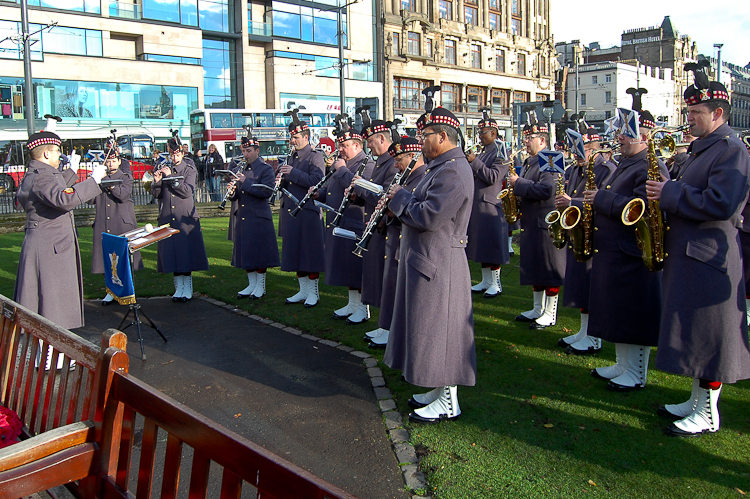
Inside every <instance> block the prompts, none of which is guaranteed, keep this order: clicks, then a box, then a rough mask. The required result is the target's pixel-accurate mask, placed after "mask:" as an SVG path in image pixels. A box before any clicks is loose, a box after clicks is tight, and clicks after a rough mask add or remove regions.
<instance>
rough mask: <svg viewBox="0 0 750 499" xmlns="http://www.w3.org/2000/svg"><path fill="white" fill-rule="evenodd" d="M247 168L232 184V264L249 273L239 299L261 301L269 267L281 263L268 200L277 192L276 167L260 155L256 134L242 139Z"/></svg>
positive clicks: (238, 296)
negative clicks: (274, 190)
mask: <svg viewBox="0 0 750 499" xmlns="http://www.w3.org/2000/svg"><path fill="white" fill-rule="evenodd" d="M240 147H241V149H242V156H243V157H244V159H245V166H244V169H242V170H241V171H239V172H238V178H237V179H235V180H233V181H232V182H231V183H230V187H229V189H230V193H231V194H230V196H229V197H230V199H231V200H232V201H233V202H232V206H233V207H236V208H234V210H233V211H232V215H231V217H232V221H233V226H234V247H233V249H232V266H233V267H236V268H238V269H244V270H245V271H246V272H247V281H248V283H247V287H246V288H245V289H243V290H242V291H240V292H239V293H237V298H240V299H242V298H247V297H250V299H251V300H257V299H259V298H261V297H262V296H263V295H265V294H266V270H267V269H268V268H269V267H278V266H279V245H278V242H277V241H276V231H275V230H274V226H273V216H272V215H271V206H270V205H269V204H268V199H269V198H270V197H271V195H272V194H273V187H274V185H275V177H276V176H275V175H274V173H273V167H272V166H271V165H269V164H268V163H266V162H265V161H263V158H261V157H260V144H259V143H258V141H257V140H256V139H254V138H252V137H243V138H242V144H241V146H240Z"/></svg>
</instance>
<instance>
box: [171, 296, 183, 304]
mask: <svg viewBox="0 0 750 499" xmlns="http://www.w3.org/2000/svg"><path fill="white" fill-rule="evenodd" d="M172 301H173V302H175V303H177V302H178V301H182V298H178V297H176V296H173V297H172Z"/></svg>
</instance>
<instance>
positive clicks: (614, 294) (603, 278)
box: [588, 150, 666, 346]
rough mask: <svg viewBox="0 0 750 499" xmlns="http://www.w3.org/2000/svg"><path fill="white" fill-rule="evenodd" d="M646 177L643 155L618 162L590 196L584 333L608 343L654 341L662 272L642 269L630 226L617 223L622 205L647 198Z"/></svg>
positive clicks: (658, 314)
mask: <svg viewBox="0 0 750 499" xmlns="http://www.w3.org/2000/svg"><path fill="white" fill-rule="evenodd" d="M662 173H664V174H665V175H666V170H665V169H664V167H663V166H662ZM647 175H648V171H647V164H646V151H645V150H644V151H641V152H639V153H638V154H636V155H634V156H631V157H628V158H625V157H623V158H622V160H621V161H620V164H619V165H618V166H617V169H616V170H615V172H614V173H613V174H612V176H611V177H610V178H609V180H608V181H607V183H606V185H605V186H603V187H602V189H599V191H598V192H597V193H596V196H595V197H594V227H595V232H594V257H593V258H592V266H591V292H590V294H589V329H588V332H589V334H590V335H591V336H596V337H598V338H601V339H603V340H606V341H610V342H612V343H629V344H631V345H644V346H655V345H656V343H657V340H658V338H659V317H660V313H661V272H650V271H649V270H648V269H647V268H646V265H645V264H644V263H643V259H642V257H641V254H642V253H641V250H640V249H639V248H638V243H637V242H636V238H635V226H632V225H631V226H626V225H625V224H623V223H622V210H623V209H624V208H625V205H626V204H627V203H628V202H629V201H630V200H632V199H635V198H636V197H639V198H641V199H643V200H645V199H646V178H647Z"/></svg>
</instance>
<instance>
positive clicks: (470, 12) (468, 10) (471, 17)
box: [464, 5, 479, 26]
mask: <svg viewBox="0 0 750 499" xmlns="http://www.w3.org/2000/svg"><path fill="white" fill-rule="evenodd" d="M464 22H465V23H466V24H473V25H474V26H476V25H477V24H478V23H479V12H478V10H477V8H476V7H472V6H471V5H464Z"/></svg>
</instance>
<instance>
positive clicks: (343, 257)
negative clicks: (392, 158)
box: [315, 125, 375, 324]
mask: <svg viewBox="0 0 750 499" xmlns="http://www.w3.org/2000/svg"><path fill="white" fill-rule="evenodd" d="M336 141H337V143H338V150H339V157H338V159H337V160H336V161H335V162H334V163H333V168H335V169H336V172H335V173H334V174H333V176H331V180H330V181H329V182H328V185H327V186H325V187H323V188H322V189H320V190H318V192H317V193H316V194H315V196H316V197H319V198H320V200H321V201H322V202H324V203H325V204H327V205H328V206H330V207H332V208H333V209H335V210H338V209H339V208H340V207H342V206H343V205H344V203H343V201H344V198H345V197H349V196H350V191H351V189H350V187H351V185H352V180H353V179H354V177H355V175H356V174H357V173H360V174H361V176H363V177H364V178H371V177H372V170H373V168H374V166H375V163H374V162H373V160H372V157H370V156H367V155H365V153H364V151H363V150H362V136H361V135H360V134H358V133H356V132H355V131H354V130H352V129H349V128H347V127H346V125H343V126H342V128H341V129H340V130H339V131H338V133H337V138H336ZM337 217H338V215H337V213H332V212H331V211H326V221H327V223H328V225H327V226H326V232H325V257H326V258H325V261H326V284H327V285H329V286H346V287H347V288H348V291H349V302H348V303H347V305H345V306H344V307H342V308H339V309H337V310H334V312H333V318H334V319H346V322H347V324H359V323H361V322H365V321H367V320H369V319H370V306H369V305H367V304H365V303H362V301H361V296H362V294H361V293H362V258H360V257H358V256H356V255H355V254H354V253H353V252H354V248H355V246H356V241H354V240H351V239H347V238H344V237H339V236H335V235H333V230H334V228H335V227H334V226H333V221H334V219H336V218H337ZM364 217H365V210H364V207H363V204H359V205H357V204H355V203H354V202H349V203H348V205H347V206H346V207H345V208H344V211H343V213H342V214H341V216H340V217H338V218H340V221H339V225H338V227H340V228H341V229H345V230H348V231H352V232H354V233H355V234H357V235H360V234H362V231H363V230H364V228H365V220H364ZM352 295H354V296H355V297H356V302H355V303H354V305H352Z"/></svg>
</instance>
